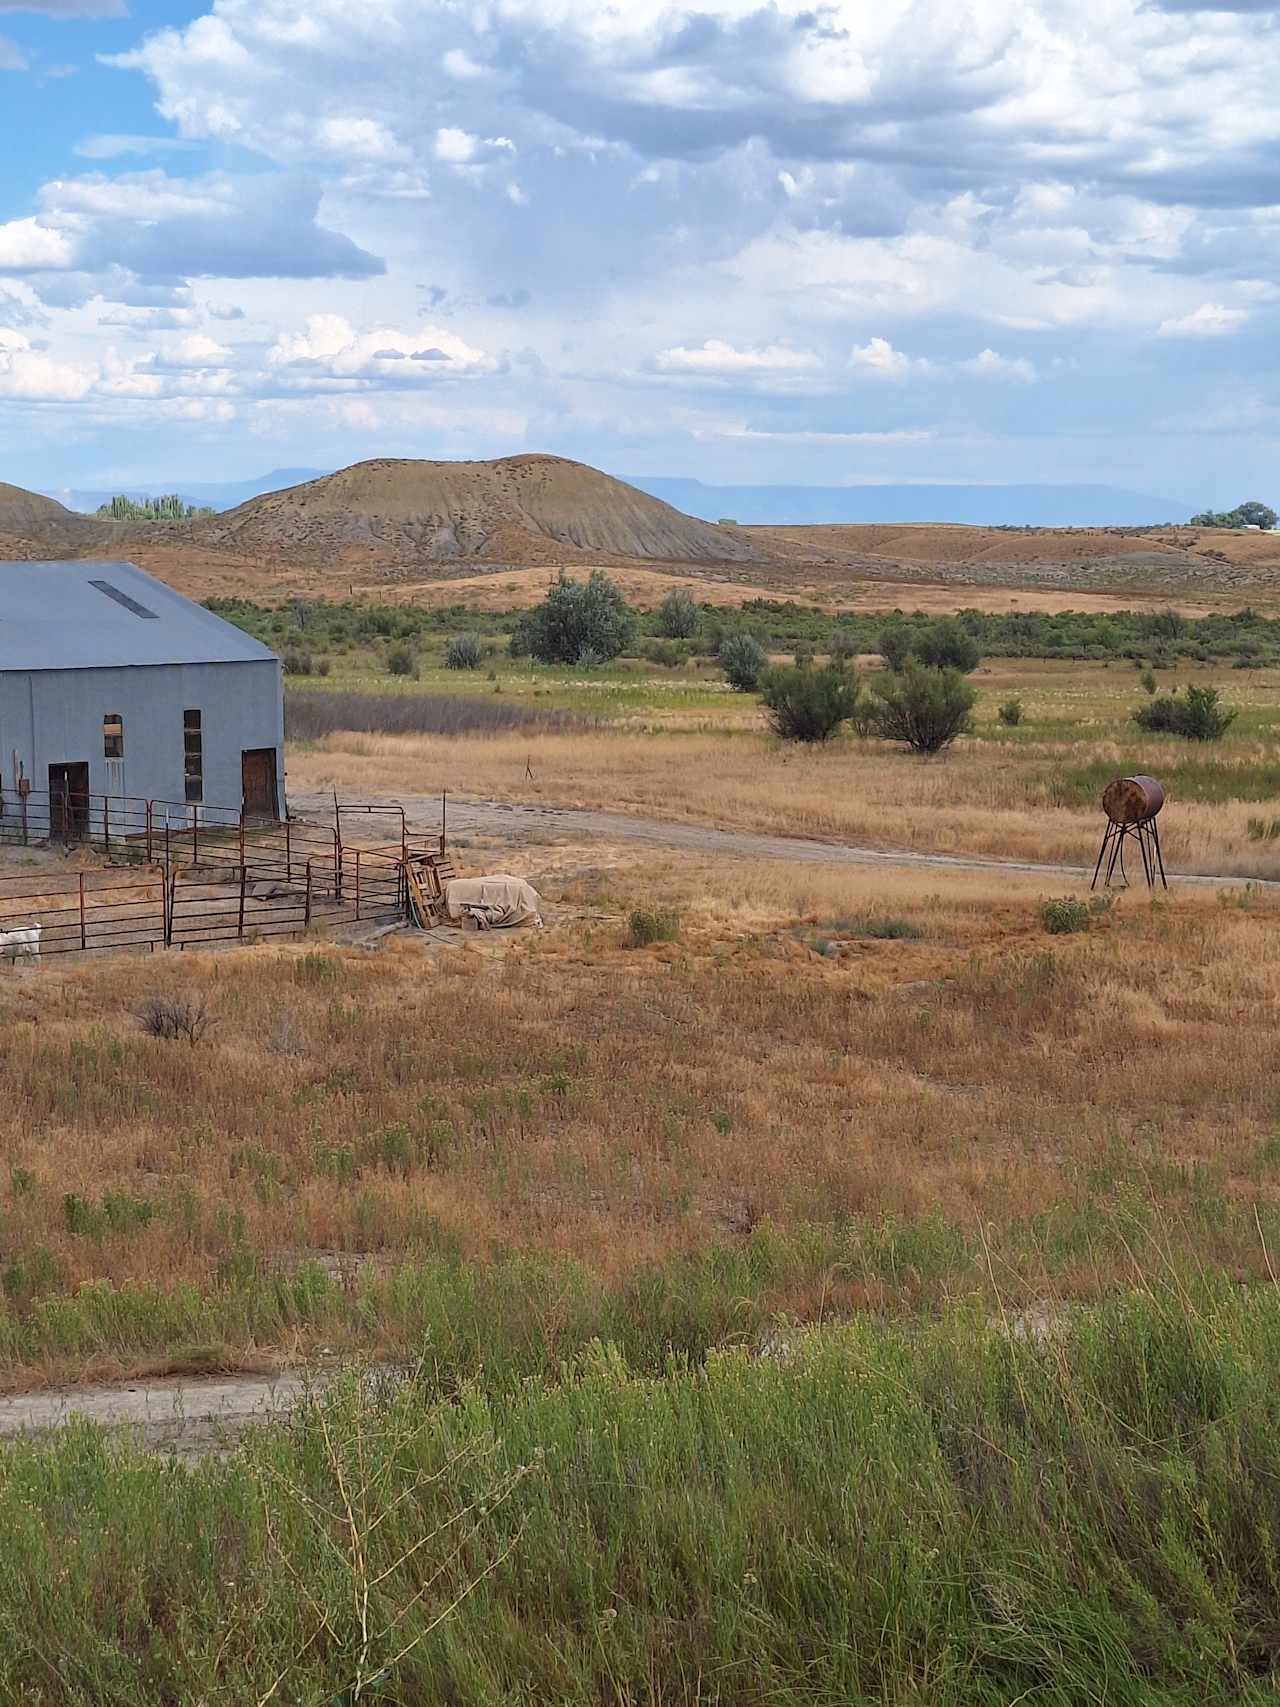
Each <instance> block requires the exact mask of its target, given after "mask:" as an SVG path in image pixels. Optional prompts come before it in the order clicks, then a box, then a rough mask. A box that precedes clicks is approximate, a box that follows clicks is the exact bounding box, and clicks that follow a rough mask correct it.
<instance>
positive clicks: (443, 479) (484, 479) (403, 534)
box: [192, 456, 764, 569]
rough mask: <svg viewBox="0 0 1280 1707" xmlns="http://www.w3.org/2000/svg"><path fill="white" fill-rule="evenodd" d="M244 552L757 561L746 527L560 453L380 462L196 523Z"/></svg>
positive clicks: (406, 564) (415, 558)
mask: <svg viewBox="0 0 1280 1707" xmlns="http://www.w3.org/2000/svg"><path fill="white" fill-rule="evenodd" d="M192 533H193V539H194V540H196V541H197V542H198V543H208V544H216V545H220V546H224V547H229V548H231V549H233V550H235V551H237V552H240V553H243V554H245V555H248V556H273V557H277V558H281V559H283V560H284V561H286V562H293V563H306V562H311V561H315V560H316V559H318V558H323V559H324V560H325V561H326V562H329V563H333V564H340V565H343V566H346V567H348V568H356V567H366V566H370V565H373V564H375V563H376V564H378V565H384V566H386V567H387V568H394V567H399V568H403V569H407V568H412V567H414V566H422V565H424V564H428V563H450V562H455V561H457V560H459V559H463V560H465V559H469V558H470V559H477V560H479V561H481V562H491V563H492V562H499V563H522V564H532V565H536V564H541V563H550V562H570V563H573V562H583V561H592V560H594V561H599V560H602V559H603V560H606V561H608V560H613V559H616V558H642V559H648V560H660V561H666V562H714V561H724V560H741V561H748V562H749V561H752V560H754V559H756V558H758V557H760V556H763V555H764V553H763V551H762V550H761V548H760V547H759V546H758V545H757V544H755V543H753V542H752V541H750V540H748V539H747V538H745V537H744V536H742V535H741V534H736V533H732V532H729V531H727V530H724V529H721V528H717V527H713V526H712V525H711V524H710V523H708V522H702V521H697V520H695V519H694V518H693V517H692V516H686V515H684V514H682V513H681V511H679V510H675V509H672V508H671V506H670V505H669V504H664V503H662V502H661V501H660V500H659V499H657V498H650V497H649V496H648V495H647V494H646V493H644V492H638V491H637V490H636V489H635V488H634V487H633V486H627V485H625V484H624V483H623V482H622V481H620V480H614V479H612V478H610V476H609V475H607V474H601V473H600V472H599V470H598V469H594V468H588V467H587V466H586V465H585V464H583V463H579V462H571V461H569V460H567V459H566V458H564V457H558V456H512V457H504V458H502V459H501V460H500V461H497V462H420V461H411V460H408V459H390V458H382V459H379V460H376V461H373V462H360V463H356V464H355V466H354V467H352V468H344V469H342V470H340V471H339V472H338V473H337V474H331V475H327V476H326V477H325V478H324V479H321V480H312V481H308V482H307V483H306V484H305V485H302V486H292V487H289V488H287V489H286V490H285V491H283V492H269V493H267V494H265V495H264V496H263V497H260V498H253V499H250V501H249V502H248V503H247V504H241V505H240V507H239V508H238V509H235V510H231V511H229V512H227V514H225V515H221V516H215V517H210V518H209V519H208V520H207V521H203V522H201V523H199V524H198V525H197V526H196V527H195V528H194V529H193V530H192Z"/></svg>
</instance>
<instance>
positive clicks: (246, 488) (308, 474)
mask: <svg viewBox="0 0 1280 1707" xmlns="http://www.w3.org/2000/svg"><path fill="white" fill-rule="evenodd" d="M328 472H329V470H328V469H327V468H273V469H272V470H271V472H270V474H260V475H259V476H258V478H257V479H256V480H218V481H213V482H206V481H190V480H174V481H169V482H166V481H158V482H156V483H155V484H153V485H150V486H113V487H111V488H110V489H109V490H108V489H107V488H106V487H104V488H103V489H102V490H101V491H97V492H95V491H92V490H80V489H78V488H70V489H66V488H64V489H62V490H60V491H54V490H52V489H46V490H45V496H46V497H49V498H56V499H57V500H58V502H59V503H60V504H65V505H66V506H67V508H68V509H69V510H81V511H83V512H84V513H85V514H86V515H92V514H93V512H94V511H95V510H96V509H98V507H99V506H100V505H102V504H109V503H110V502H111V500H112V499H113V498H115V497H118V496H122V497H125V498H132V499H134V500H135V501H136V502H137V503H141V502H142V501H143V499H145V498H158V497H160V496H161V495H162V494H164V493H168V492H176V493H177V494H178V496H179V497H180V498H181V499H182V500H183V502H184V503H186V504H199V505H201V506H205V505H207V506H208V508H209V509H211V510H234V509H235V507H236V505H237V504H244V503H247V502H248V500H249V499H250V498H258V497H261V495H262V494H263V493H264V492H279V491H281V490H282V489H283V488H284V487H286V486H300V485H301V484H302V482H303V481H304V480H318V479H319V478H320V476H321V475H322V474H327V473H328Z"/></svg>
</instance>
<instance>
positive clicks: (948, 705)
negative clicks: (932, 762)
mask: <svg viewBox="0 0 1280 1707" xmlns="http://www.w3.org/2000/svg"><path fill="white" fill-rule="evenodd" d="M873 691H874V693H875V696H876V700H877V702H878V703H877V705H876V712H875V729H876V732H877V734H880V735H883V736H884V737H885V739H886V740H889V741H902V742H905V743H906V745H907V746H908V747H910V748H911V749H912V751H913V752H917V753H940V752H941V751H942V749H943V748H944V747H947V746H950V744H951V742H952V741H954V740H955V738H956V736H957V735H963V734H965V733H966V732H967V731H968V729H969V728H970V713H971V712H972V710H973V706H974V702H975V700H976V699H977V697H978V695H977V692H976V690H975V689H974V688H973V686H972V685H971V684H970V683H969V682H967V681H966V680H965V679H964V677H963V676H962V675H961V674H960V672H959V671H958V670H937V669H930V668H928V667H927V666H926V665H924V664H916V663H909V664H907V665H906V667H905V668H904V669H903V670H901V671H900V672H898V673H897V674H894V675H890V676H888V677H886V678H885V679H883V680H881V681H878V682H876V683H875V684H874V688H873Z"/></svg>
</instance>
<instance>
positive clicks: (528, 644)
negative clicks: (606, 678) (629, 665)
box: [511, 569, 636, 664]
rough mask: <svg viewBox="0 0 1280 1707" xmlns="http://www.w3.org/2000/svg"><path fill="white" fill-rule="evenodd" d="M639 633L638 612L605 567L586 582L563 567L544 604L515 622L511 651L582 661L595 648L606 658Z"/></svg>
mask: <svg viewBox="0 0 1280 1707" xmlns="http://www.w3.org/2000/svg"><path fill="white" fill-rule="evenodd" d="M635 631H636V619H635V613H634V612H633V611H632V610H631V609H630V607H629V606H628V604H627V602H626V600H625V599H624V598H623V596H622V593H621V592H620V590H619V589H618V587H617V585H616V584H615V583H614V582H613V581H612V580H611V579H610V578H609V576H608V575H606V574H605V572H604V570H603V569H593V570H592V571H591V573H590V575H588V576H587V578H586V580H585V581H575V580H572V579H571V578H570V577H569V576H568V575H566V574H565V572H564V570H563V569H562V570H561V571H560V578H559V580H558V581H557V582H556V583H555V585H554V586H553V587H552V589H551V591H550V592H549V593H548V594H547V596H546V598H545V599H544V600H543V601H542V603H541V604H540V605H535V606H534V608H533V609H532V610H531V611H526V612H525V613H524V615H523V616H522V617H521V618H520V620H519V621H518V622H517V623H516V626H515V632H514V633H513V634H512V637H511V654H512V656H513V657H521V656H525V655H528V656H531V657H533V658H536V659H537V660H538V662H539V663H540V664H577V663H580V662H581V660H582V654H583V653H584V652H590V653H591V654H592V655H593V656H594V657H595V658H598V659H600V660H601V661H605V662H607V661H608V660H609V659H610V658H616V657H617V656H618V654H619V653H620V652H622V651H624V650H625V649H626V648H627V647H628V646H629V645H630V644H631V641H632V639H633V638H634V635H635Z"/></svg>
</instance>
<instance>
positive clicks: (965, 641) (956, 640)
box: [879, 616, 982, 675]
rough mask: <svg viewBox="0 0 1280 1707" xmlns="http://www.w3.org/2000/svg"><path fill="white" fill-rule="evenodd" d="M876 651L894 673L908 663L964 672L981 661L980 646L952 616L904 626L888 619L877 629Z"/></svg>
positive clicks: (933, 668)
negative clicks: (883, 625)
mask: <svg viewBox="0 0 1280 1707" xmlns="http://www.w3.org/2000/svg"><path fill="white" fill-rule="evenodd" d="M879 644H880V655H881V657H882V658H883V659H884V661H885V663H886V664H887V665H888V666H889V668H890V669H891V670H892V671H893V672H894V673H895V675H896V674H899V673H901V672H902V671H903V670H905V669H906V668H907V666H908V665H909V664H911V663H913V662H914V663H918V664H924V665H926V666H927V667H928V668H929V669H931V670H958V671H959V672H960V674H961V675H968V673H969V672H970V670H976V669H977V667H978V665H979V663H980V662H981V661H982V650H981V648H980V647H979V645H978V642H977V641H976V640H975V639H974V637H973V635H972V634H970V632H969V630H968V629H967V628H965V627H964V625H963V624H962V623H959V622H957V621H956V620H955V618H954V617H949V616H945V617H941V618H939V620H938V621H937V622H929V623H925V624H924V625H923V626H916V627H908V626H907V624H906V623H904V622H900V621H898V622H891V623H889V624H888V625H887V626H886V627H885V628H882V629H881V631H880V642H879Z"/></svg>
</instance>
